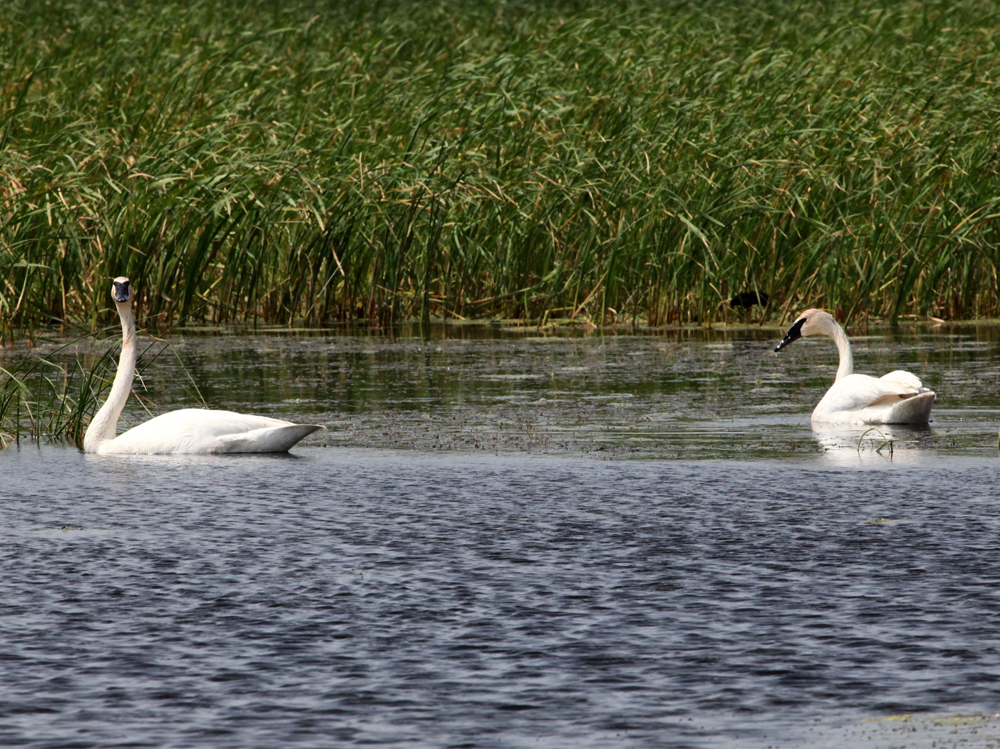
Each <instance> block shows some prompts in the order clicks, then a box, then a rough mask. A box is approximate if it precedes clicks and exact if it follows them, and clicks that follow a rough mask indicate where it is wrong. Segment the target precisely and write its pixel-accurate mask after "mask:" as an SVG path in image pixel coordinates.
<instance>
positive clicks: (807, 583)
mask: <svg viewBox="0 0 1000 749" xmlns="http://www.w3.org/2000/svg"><path fill="white" fill-rule="evenodd" d="M778 338H780V334H779V332H778V331H777V330H760V329H747V330H739V331H729V332H718V331H709V332H703V331H688V332H673V333H665V332H662V331H660V332H656V333H648V334H647V333H639V334H633V333H632V332H631V331H628V332H624V331H623V332H621V333H619V334H617V335H603V336H601V335H595V334H589V335H584V334H581V333H576V332H573V331H560V332H559V334H558V335H550V336H545V335H540V334H539V333H538V331H531V330H527V331H525V330H515V329H508V328H505V327H503V326H480V327H477V326H448V327H447V328H444V327H441V328H436V329H434V330H432V331H430V335H429V336H426V337H425V336H421V335H420V333H419V331H418V330H409V329H405V328H404V329H400V330H398V331H394V335H392V336H386V335H383V334H380V333H379V332H377V331H372V330H364V329H362V330H356V331H353V333H352V334H350V335H331V334H330V333H329V332H319V331H317V332H302V331H299V332H296V333H287V332H286V333H278V332H267V333H258V334H254V335H237V334H226V335H220V334H218V332H215V333H214V334H213V335H210V336H209V335H200V334H198V333H190V334H186V335H185V336H177V337H172V338H170V339H169V344H170V346H169V348H168V349H166V350H165V351H164V352H163V353H161V354H160V355H159V356H157V357H156V358H155V360H152V361H151V363H150V364H149V365H148V367H147V369H146V370H145V373H144V382H145V386H146V390H145V391H144V396H145V397H147V398H148V399H149V400H150V401H151V402H152V403H154V404H155V407H154V410H156V409H162V410H169V409H172V408H178V407H182V406H191V405H195V404H196V403H197V401H198V399H199V397H200V398H203V399H204V400H205V401H206V402H208V403H209V404H210V405H211V406H213V407H219V408H233V409H237V410H243V411H250V412H255V413H265V414H269V415H275V416H281V417H285V418H292V419H297V420H303V421H317V422H319V423H323V424H326V425H328V426H329V431H327V432H322V433H319V434H317V435H313V436H311V437H309V438H307V439H306V440H305V441H304V442H303V443H301V444H300V445H299V446H297V447H296V448H295V449H294V450H293V454H292V455H290V456H230V457H212V456H206V457H167V456H162V457H159V456H158V457H117V458H116V457H99V456H88V455H84V454H82V453H80V452H79V451H78V450H76V449H75V448H72V447H66V446H58V445H42V446H41V447H38V446H36V445H35V444H34V443H26V442H22V446H21V449H20V450H17V449H11V450H7V451H3V452H0V493H2V497H3V502H2V503H0V534H2V537H3V542H2V545H0V550H2V551H0V553H2V559H3V561H2V567H0V572H2V575H3V577H2V583H0V585H2V587H0V590H2V591H3V599H2V607H0V642H2V643H3V647H2V648H0V745H3V746H31V747H53V748H54V747H119V746H120V747H124V746H129V747H233V748H236V747H261V748H262V749H263V748H264V747H275V746H282V747H285V746H289V747H291V746H302V747H327V746H329V747H337V746H352V745H375V746H392V745H400V746H420V747H522V746H524V747H528V746H530V747H619V746H629V747H688V746H690V747H727V746H747V747H767V746H810V747H842V746H867V747H875V746H904V745H905V746H908V747H911V746H926V747H931V746H932V745H935V746H944V745H949V742H951V743H955V742H958V741H963V742H966V743H964V744H963V745H964V746H979V745H982V746H987V745H990V743H989V742H994V743H997V742H1000V719H998V718H996V717H994V716H995V714H996V713H997V712H998V710H1000V528H998V525H1000V514H998V512H997V510H996V504H997V501H998V494H1000V489H998V488H997V487H998V486H1000V481H998V479H1000V458H998V455H997V426H998V421H1000V396H998V387H997V385H998V382H997V380H998V377H1000V361H998V350H1000V347H998V345H997V328H995V327H992V326H985V325H984V326H966V327H962V326H942V327H939V328H930V327H914V328H912V329H908V330H907V329H904V330H902V331H900V332H897V333H893V332H891V331H889V330H873V331H871V335H870V336H868V337H862V336H858V337H853V338H852V340H853V341H854V343H855V360H856V368H857V369H858V371H861V372H868V373H871V374H883V373H884V372H887V371H889V370H891V369H896V368H905V369H910V370H911V371H913V372H915V373H917V374H918V375H919V376H920V377H922V378H923V379H924V381H925V384H927V385H929V386H930V387H932V388H934V389H935V390H936V391H937V392H938V402H937V404H936V406H935V410H934V421H933V422H932V424H931V425H930V426H929V427H927V428H923V429H900V428H893V429H891V430H889V429H883V430H881V431H882V434H880V435H874V434H869V435H868V436H866V437H865V438H864V439H861V435H862V433H863V430H860V429H856V430H825V431H814V430H813V429H812V427H811V425H810V421H809V412H810V411H811V409H812V407H813V405H815V403H816V401H817V400H818V399H819V398H820V397H821V396H822V394H823V392H824V391H825V389H826V387H828V386H829V384H830V382H831V381H832V378H833V373H834V371H835V369H836V351H835V349H834V347H833V346H832V344H830V342H829V341H826V340H821V341H812V340H809V341H800V342H798V343H796V344H794V345H793V346H792V347H791V348H789V349H787V350H786V351H784V352H782V353H781V354H779V355H774V354H772V353H771V352H770V349H772V348H773V347H774V344H775V343H776V341H777V339H778ZM161 346H162V345H160V346H157V347H156V348H154V349H153V350H152V351H151V352H150V353H154V352H155V351H158V350H159V348H160V347H161ZM105 347H106V344H100V345H94V344H87V346H86V347H81V348H79V349H77V350H75V351H74V352H71V353H70V355H71V356H76V355H79V356H80V357H82V360H83V361H84V363H85V364H86V362H87V361H89V359H88V357H91V356H94V355H97V354H98V353H100V351H102V350H103V349H104V348H105ZM150 358H152V357H150ZM2 364H3V361H0V365H2ZM192 382H196V383H197V391H200V396H199V395H198V393H197V392H196V391H195V388H194V386H193V385H192ZM137 389H141V385H139V384H138V383H137ZM129 416H130V419H131V420H132V421H134V422H138V421H141V420H142V419H143V418H144V416H143V415H142V412H141V409H140V408H138V407H135V406H133V407H132V408H131V410H130V412H129ZM886 439H891V440H892V441H893V442H892V451H891V454H890V452H889V450H888V448H887V447H882V449H881V450H877V449H876V448H879V447H881V446H882V444H883V443H884V442H885V440H886ZM907 715H908V716H910V717H909V718H906V719H904V717H903V716H907ZM935 742H936V743H935Z"/></svg>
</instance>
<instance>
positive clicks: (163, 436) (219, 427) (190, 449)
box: [83, 278, 324, 455]
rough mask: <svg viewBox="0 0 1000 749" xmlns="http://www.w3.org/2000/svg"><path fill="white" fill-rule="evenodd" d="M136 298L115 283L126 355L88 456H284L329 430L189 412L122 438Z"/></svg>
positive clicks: (126, 284)
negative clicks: (319, 431) (306, 439)
mask: <svg viewBox="0 0 1000 749" xmlns="http://www.w3.org/2000/svg"><path fill="white" fill-rule="evenodd" d="M133 296H134V294H133V288H132V284H131V282H130V281H129V280H128V279H127V278H116V279H115V280H114V281H113V282H112V284H111V297H112V298H113V299H114V300H115V306H116V307H118V316H119V317H121V321H122V353H121V359H120V360H119V362H118V372H117V373H116V374H115V381H114V383H113V384H112V386H111V394H110V395H109V396H108V400H107V401H106V402H105V403H104V405H103V406H101V409H100V410H99V411H98V412H97V414H96V415H95V416H94V419H93V421H91V422H90V426H89V427H88V428H87V433H86V435H84V438H83V449H84V451H85V452H88V453H98V454H100V455H123V454H142V455H150V454H164V453H165V454H175V453H282V452H286V451H287V450H288V449H289V448H290V447H292V445H294V444H295V443H296V442H298V441H299V440H300V439H302V438H303V437H305V436H306V435H307V434H312V433H313V432H315V431H316V430H317V429H323V428H324V427H322V426H319V425H317V424H293V423H292V422H290V421H281V420H280V419H270V418H268V417H266V416H246V415H244V414H238V413H233V412H232V411H207V410H204V409H200V408H184V409H181V410H179V411H172V412H171V413H167V414H163V415H162V416H157V417H155V418H153V419H150V420H149V421H146V422H143V423H142V424H139V426H137V427H134V428H132V429H130V430H129V431H127V432H125V433H124V434H122V435H120V436H117V437H116V436H115V434H116V432H117V431H118V417H119V416H121V413H122V409H123V408H124V407H125V401H127V400H128V395H129V393H130V392H131V390H132V378H133V377H134V376H135V360H136V356H137V348H136V344H135V319H134V318H133V317H132V298H133Z"/></svg>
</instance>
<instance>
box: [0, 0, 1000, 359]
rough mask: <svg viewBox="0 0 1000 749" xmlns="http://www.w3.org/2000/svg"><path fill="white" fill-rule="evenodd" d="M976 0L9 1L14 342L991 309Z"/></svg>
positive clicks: (2, 102)
mask: <svg viewBox="0 0 1000 749" xmlns="http://www.w3.org/2000/svg"><path fill="white" fill-rule="evenodd" d="M996 12H997V6H996V4H995V3H994V2H984V1H980V0H966V1H964V2H957V3H954V2H929V3H915V2H914V3H898V4H891V5H889V6H885V5H884V4H881V3H875V2H866V1H865V0H856V1H852V2H832V3H820V2H815V3H799V2H795V3H792V2H785V1H783V0H770V2H764V3H755V4H751V5H747V4H745V3H735V2H731V1H728V0H726V1H722V2H714V3H704V2H697V3H696V2H675V3H659V2H652V0H626V1H625V2H622V3H615V4H604V3H590V2H580V3H565V4H559V3H553V4H544V5H543V7H540V8H539V7H535V6H534V5H533V4H528V3H524V4H520V3H517V2H513V3H505V4H502V5H497V4H495V3H488V2H485V1H483V2H478V1H476V0H468V1H466V2H462V1H460V0H440V1H439V2H434V3H429V4H409V3H405V4H404V3H401V4H395V3H392V2H389V3H383V4H380V5H378V6H377V8H376V9H375V10H366V9H365V4H362V3H358V4H352V3H338V4H330V3H321V2H313V0H302V1H301V2H291V3H277V2H263V1H262V2H250V3H246V2H225V1H224V2H214V1H211V2H210V1H209V0H194V1H193V2H179V1H178V0H163V2H160V3H155V4H152V3H132V2H126V1H122V0H114V1H113V0H97V1H96V2H90V1H88V2H76V0H49V1H48V2H33V1H31V2H29V1H28V0H20V1H17V0H15V2H12V3H8V4H5V5H4V6H3V8H0V61H2V62H0V66H2V71H3V74H2V78H0V81H2V84H0V337H2V340H3V341H9V340H11V339H12V338H14V337H16V336H17V335H19V334H20V333H23V331H25V330H27V329H30V328H31V327H32V326H36V325H45V324H53V323H58V324H63V325H66V324H79V325H81V326H83V327H84V328H85V329H89V330H94V329H96V328H97V327H99V325H100V324H102V323H105V322H113V319H114V318H113V316H114V311H113V310H112V309H111V305H110V302H109V301H108V283H109V280H110V279H111V278H112V277H114V276H117V275H121V274H123V273H124V274H127V275H129V276H130V277H131V278H132V279H133V280H134V281H135V282H136V285H137V287H138V292H139V298H138V306H139V308H140V311H141V314H142V315H143V316H146V317H147V318H148V319H150V320H151V321H152V323H151V324H152V326H153V327H157V328H161V329H162V328H165V327H169V326H170V325H173V324H175V323H176V322H177V321H178V320H180V319H200V320H206V321H210V322H231V321H245V320H263V321H265V322H272V323H291V322H293V321H306V322H308V323H313V324H315V323H323V322H328V321H332V320H337V319H351V318H379V319H380V320H382V321H384V322H391V321H393V320H399V319H403V318H413V317H423V318H429V317H430V316H435V317H445V318H450V319H455V318H484V317H492V316H507V317H519V318H531V319H546V318H553V317H562V318H566V317H574V318H576V319H580V318H586V319H591V320H594V321H595V322H601V321H602V320H604V319H605V315H606V313H607V310H609V309H612V310H614V311H615V314H616V316H617V319H618V320H619V321H621V320H632V319H641V320H644V321H645V322H647V323H648V324H652V325H657V324H663V323H668V322H691V321H711V320H717V319H722V318H723V317H724V316H726V315H729V314H731V313H730V312H728V311H727V308H726V306H725V304H724V301H725V300H727V299H728V298H729V297H730V296H732V295H734V294H736V293H737V292H741V291H761V292H766V293H767V294H769V295H770V299H771V305H770V308H769V310H768V312H769V314H770V315H771V316H772V317H773V318H777V317H779V316H781V315H784V314H786V313H788V312H790V311H794V310H796V309H797V308H799V307H801V306H803V305H809V306H822V307H828V308H839V310H840V311H841V313H842V316H846V317H855V316H858V315H862V314H873V315H880V316H882V315H884V316H889V317H892V318H895V317H897V316H899V315H902V314H932V315H936V316H941V317H952V318H954V317H965V318H975V317H980V316H997V315H1000V288H998V283H997V264H998V252H1000V250H998V247H1000V233H998V230H997V218H998V216H1000V152H998V147H997V142H996V133H997V132H1000V89H998V84H997V81H1000V50H998V43H997V36H996V33H995V30H996V23H995V18H996Z"/></svg>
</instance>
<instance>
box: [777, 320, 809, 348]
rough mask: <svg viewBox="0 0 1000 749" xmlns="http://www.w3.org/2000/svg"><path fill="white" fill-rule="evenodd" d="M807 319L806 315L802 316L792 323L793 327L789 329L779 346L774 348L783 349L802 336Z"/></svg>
mask: <svg viewBox="0 0 1000 749" xmlns="http://www.w3.org/2000/svg"><path fill="white" fill-rule="evenodd" d="M805 321H806V319H805V318H804V317H800V318H799V319H798V320H796V321H795V322H794V323H793V324H792V327H790V328H789V329H788V332H787V333H785V337H784V338H782V339H781V343H779V344H778V345H777V346H775V347H774V350H775V351H781V349H783V348H784V347H785V346H787V345H789V344H791V343H794V342H795V341H797V340H799V339H800V338H801V337H802V325H803V323H805Z"/></svg>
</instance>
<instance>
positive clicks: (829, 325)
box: [774, 309, 838, 351]
mask: <svg viewBox="0 0 1000 749" xmlns="http://www.w3.org/2000/svg"><path fill="white" fill-rule="evenodd" d="M836 327H838V326H837V321H836V320H834V319H833V315H831V314H830V313H829V312H826V311H825V310H821V309H807V310H806V311H805V312H803V313H802V314H801V315H800V316H799V319H798V320H796V321H795V322H793V323H792V327H790V328H789V329H788V332H787V333H785V337H784V338H782V339H781V343H779V344H778V345H777V346H775V347H774V350H775V351H781V349H783V348H785V346H788V345H789V344H791V343H794V342H795V341H797V340H799V339H800V338H802V337H803V336H807V335H833V329H834V328H836Z"/></svg>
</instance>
